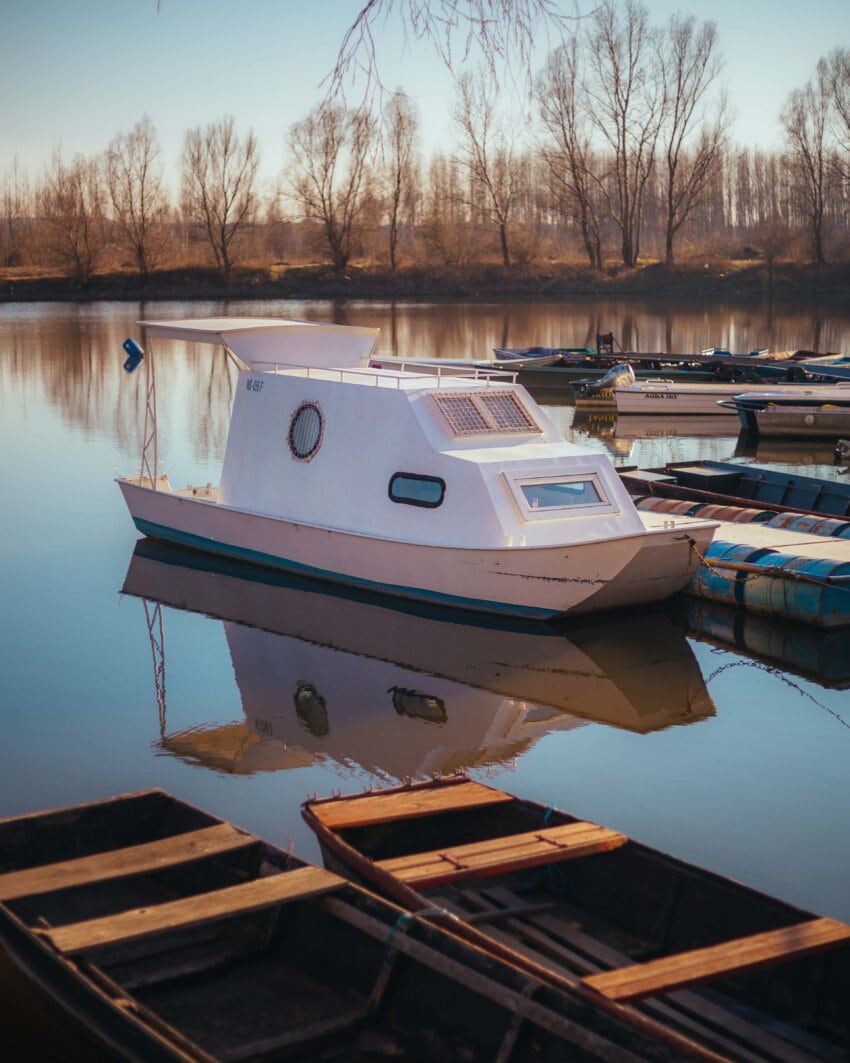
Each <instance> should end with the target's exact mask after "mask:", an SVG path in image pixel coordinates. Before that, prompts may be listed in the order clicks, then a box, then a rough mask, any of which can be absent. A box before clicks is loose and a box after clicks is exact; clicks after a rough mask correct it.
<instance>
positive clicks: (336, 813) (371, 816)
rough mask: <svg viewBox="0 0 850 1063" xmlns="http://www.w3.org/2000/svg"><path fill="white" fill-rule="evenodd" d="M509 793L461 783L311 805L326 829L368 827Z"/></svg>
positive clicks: (505, 798) (504, 798)
mask: <svg viewBox="0 0 850 1063" xmlns="http://www.w3.org/2000/svg"><path fill="white" fill-rule="evenodd" d="M510 800H511V797H510V795H509V794H505V793H502V791H501V790H494V789H493V788H492V787H490V786H483V785H481V783H477V782H471V781H470V782H463V783H458V784H457V785H455V786H446V787H442V788H440V789H435V790H412V791H410V790H408V791H400V792H398V793H389V794H365V795H363V796H358V797H349V798H343V799H339V798H337V799H336V800H331V801H327V802H317V803H315V804H313V805H311V809H312V811H313V813H314V814H315V816H316V818H317V819H319V820H321V822H322V823H323V824H324V825H325V826H326V827H327V828H328V829H329V830H345V829H346V828H348V827H367V826H371V825H372V824H375V823H384V822H386V821H388V820H393V821H396V820H401V819H416V818H418V817H419V816H429V815H432V814H433V813H435V812H452V811H460V810H461V809H467V808H482V807H484V806H485V805H497V804H502V803H505V802H509V801H510Z"/></svg>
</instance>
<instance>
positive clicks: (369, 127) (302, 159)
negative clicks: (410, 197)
mask: <svg viewBox="0 0 850 1063" xmlns="http://www.w3.org/2000/svg"><path fill="white" fill-rule="evenodd" d="M373 132H374V126H373V122H372V119H371V118H370V117H369V115H368V114H367V113H366V112H365V111H349V110H346V109H345V108H343V107H335V106H332V105H328V104H320V105H319V106H318V107H317V108H315V110H313V111H311V112H310V114H309V115H307V117H306V118H304V119H302V120H301V121H300V122H296V123H295V124H294V125H293V126H292V128H291V129H290V131H289V146H290V149H291V151H292V155H293V166H292V170H291V181H290V184H291V190H292V195H293V197H294V198H295V200H296V202H297V203H298V205H299V208H300V210H301V212H302V213H303V215H304V217H305V218H307V219H309V220H311V221H315V222H318V223H319V224H320V225H321V227H322V231H323V233H324V236H325V240H326V242H327V246H328V250H329V252H330V256H331V261H332V262H333V266H334V269H335V270H337V272H341V271H342V270H344V269H345V267H346V266H347V265H348V262H349V260H350V259H351V256H352V254H353V251H354V245H355V242H356V240H357V239H359V237H360V236H361V232H360V220H361V216H362V213H363V209H364V206H365V201H366V196H365V191H366V180H365V179H366V164H367V161H368V157H369V151H370V147H371V145H372V141H373Z"/></svg>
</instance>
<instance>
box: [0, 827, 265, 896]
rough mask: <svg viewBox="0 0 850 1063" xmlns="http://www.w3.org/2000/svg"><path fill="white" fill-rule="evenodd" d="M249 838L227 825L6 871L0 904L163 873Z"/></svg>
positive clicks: (243, 843)
mask: <svg viewBox="0 0 850 1063" xmlns="http://www.w3.org/2000/svg"><path fill="white" fill-rule="evenodd" d="M256 840H257V839H256V838H255V837H254V836H253V835H251V834H246V833H245V832H244V831H241V830H238V829H237V828H236V827H234V826H232V825H231V824H229V823H218V824H216V825H215V826H212V827H202V828H201V829H200V830H193V831H187V832H184V833H182V834H172V835H170V836H169V837H168V838H160V839H159V840H158V841H154V842H145V843H144V844H142V845H131V846H128V847H126V848H124V849H109V850H107V851H106V852H102V853H95V854H94V855H93V856H82V857H78V858H77V859H76V860H63V861H62V862H60V863H56V864H45V865H42V866H41V867H32V868H26V869H25V870H23V871H10V872H7V873H6V874H5V875H0V900H2V901H11V900H15V899H16V898H18V897H30V896H34V895H35V894H38V893H50V892H51V891H53V890H61V889H67V888H69V887H70V886H83V885H86V884H87V883H93V882H105V881H107V880H109V879H116V878H124V877H126V876H128V875H138V874H142V873H144V872H151V871H161V870H162V869H163V868H166V867H175V866H177V865H178V864H187V863H191V862H192V861H193V860H199V859H201V858H202V857H205V856H213V855H215V854H218V853H226V852H229V851H231V850H233V849H241V848H244V847H245V846H247V845H252V844H253V843H254V842H256Z"/></svg>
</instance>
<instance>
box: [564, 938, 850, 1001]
mask: <svg viewBox="0 0 850 1063" xmlns="http://www.w3.org/2000/svg"><path fill="white" fill-rule="evenodd" d="M848 941H850V926H847V925H846V924H845V923H840V922H838V920H836V919H812V920H809V921H808V922H805V923H797V924H796V925H795V926H789V927H783V928H782V929H780V930H770V931H768V932H766V933H763V934H751V935H750V936H748V937H743V938H735V939H734V940H732V941H725V942H723V943H722V944H721V945H710V946H709V947H708V948H704V949H693V950H692V951H690V952H682V953H679V954H677V955H675V956H664V957H662V958H661V959H658V960H650V961H648V962H647V963H637V964H633V965H632V966H630V967H622V968H619V969H618V970H616V971H606V972H605V973H603V974H594V975H591V976H589V977H587V978H583V979H582V983H583V984H584V985H585V986H587V987H588V988H589V989H592V990H593V991H594V992H596V993H601V994H602V995H603V996H605V997H607V998H608V999H609V1000H620V1001H622V1000H638V999H640V998H641V997H646V996H652V995H653V994H656V993H669V992H671V991H672V990H675V989H681V988H683V987H684V986H688V985H697V984H699V983H700V982H708V981H710V980H711V979H713V978H721V977H726V976H728V975H733V974H743V973H744V972H745V971H752V970H755V969H756V968H759V967H766V966H768V965H769V964H774V963H780V962H788V961H790V960H796V959H800V958H801V957H803V956H808V955H810V954H812V953H815V952H820V951H822V950H823V949H828V948H832V947H834V946H836V945H839V944H842V943H844V942H848Z"/></svg>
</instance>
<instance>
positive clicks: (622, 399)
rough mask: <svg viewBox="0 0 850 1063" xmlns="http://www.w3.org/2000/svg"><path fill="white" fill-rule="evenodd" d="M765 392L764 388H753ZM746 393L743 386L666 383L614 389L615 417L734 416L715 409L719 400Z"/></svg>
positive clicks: (722, 408)
mask: <svg viewBox="0 0 850 1063" xmlns="http://www.w3.org/2000/svg"><path fill="white" fill-rule="evenodd" d="M756 386H757V387H758V388H759V389H760V390H762V391H763V390H764V384H759V385H754V387H756ZM746 391H747V386H746V385H745V384H702V385H695V384H692V385H682V384H670V383H667V382H665V381H658V382H657V383H654V384H652V386H649V384H645V385H643V386H638V387H630V388H616V389H615V391H614V399H615V402H616V405H617V413H618V414H630V415H631V414H672V415H673V416H676V417H678V416H681V415H682V414H687V415H688V416H691V415H694V414H700V415H705V414H711V415H713V416H717V417H721V416H722V417H729V416H730V415H731V416H734V414H735V411H734V410H730V409H727V408H724V407H723V406H718V405H717V403H718V402H719V401H720V400H730V399H732V398H734V396H735V395H741V394H743V393H745V392H746Z"/></svg>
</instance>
